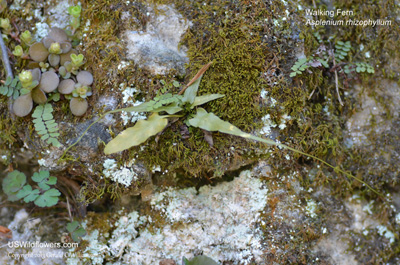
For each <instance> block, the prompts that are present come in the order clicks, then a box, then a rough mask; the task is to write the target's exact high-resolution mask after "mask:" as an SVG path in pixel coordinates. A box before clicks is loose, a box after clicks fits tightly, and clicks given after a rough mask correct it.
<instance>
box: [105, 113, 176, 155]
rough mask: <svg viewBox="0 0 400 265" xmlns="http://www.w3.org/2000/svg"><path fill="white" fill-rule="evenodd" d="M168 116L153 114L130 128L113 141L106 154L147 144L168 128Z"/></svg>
mask: <svg viewBox="0 0 400 265" xmlns="http://www.w3.org/2000/svg"><path fill="white" fill-rule="evenodd" d="M167 124H168V120H167V119H166V116H159V115H158V114H157V113H154V114H152V115H151V116H150V117H149V118H148V119H147V120H140V121H138V122H137V123H136V124H135V126H133V127H130V128H128V129H126V130H125V131H123V132H122V133H120V134H119V135H118V136H117V137H115V138H114V139H113V140H111V141H110V142H109V143H108V144H107V145H106V148H105V149H104V153H105V154H107V155H108V154H113V153H116V152H120V151H123V150H125V149H128V148H130V147H132V146H137V145H139V144H141V143H143V142H145V141H146V140H147V139H148V138H150V137H151V136H153V135H156V134H157V133H159V132H161V131H162V130H163V129H164V128H165V126H167Z"/></svg>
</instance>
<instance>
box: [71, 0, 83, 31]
mask: <svg viewBox="0 0 400 265" xmlns="http://www.w3.org/2000/svg"><path fill="white" fill-rule="evenodd" d="M81 11H82V7H81V6H80V5H76V6H70V7H69V8H68V13H69V14H70V15H71V16H72V18H71V21H70V26H71V28H72V31H73V33H74V32H75V31H76V30H77V29H78V28H79V26H80V25H81V23H80V17H81ZM73 33H72V34H73Z"/></svg>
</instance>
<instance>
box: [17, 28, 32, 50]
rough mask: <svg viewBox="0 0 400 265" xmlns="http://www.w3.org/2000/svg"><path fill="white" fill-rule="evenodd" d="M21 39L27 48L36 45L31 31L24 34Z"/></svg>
mask: <svg viewBox="0 0 400 265" xmlns="http://www.w3.org/2000/svg"><path fill="white" fill-rule="evenodd" d="M19 38H20V39H21V41H22V42H23V43H24V44H25V45H26V46H31V45H32V44H33V43H34V40H33V38H32V33H31V32H30V31H29V30H25V31H24V32H22V33H21V35H20V36H19Z"/></svg>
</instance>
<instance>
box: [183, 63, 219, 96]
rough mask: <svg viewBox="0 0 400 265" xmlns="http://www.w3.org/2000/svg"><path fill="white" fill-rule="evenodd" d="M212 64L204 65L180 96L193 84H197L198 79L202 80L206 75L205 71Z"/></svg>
mask: <svg viewBox="0 0 400 265" xmlns="http://www.w3.org/2000/svg"><path fill="white" fill-rule="evenodd" d="M211 64H212V62H209V63H208V64H206V65H204V66H203V67H202V68H201V69H200V70H199V71H198V72H197V74H196V75H195V76H194V77H193V78H192V80H190V82H189V83H188V84H187V85H186V86H185V87H184V88H183V89H182V90H181V91H179V93H178V95H182V94H183V92H185V90H186V88H188V87H189V86H190V85H191V84H193V83H194V82H196V80H197V79H199V78H200V76H202V75H203V74H204V72H205V71H207V69H208V68H209V67H210V66H211Z"/></svg>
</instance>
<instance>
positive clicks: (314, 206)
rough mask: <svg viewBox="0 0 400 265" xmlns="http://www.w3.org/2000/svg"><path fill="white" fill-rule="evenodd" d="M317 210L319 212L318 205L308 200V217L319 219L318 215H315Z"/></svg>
mask: <svg viewBox="0 0 400 265" xmlns="http://www.w3.org/2000/svg"><path fill="white" fill-rule="evenodd" d="M316 210H317V203H316V202H315V201H314V200H308V201H307V206H306V213H307V215H308V216H310V217H311V218H315V217H317V214H316V213H315V212H316Z"/></svg>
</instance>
